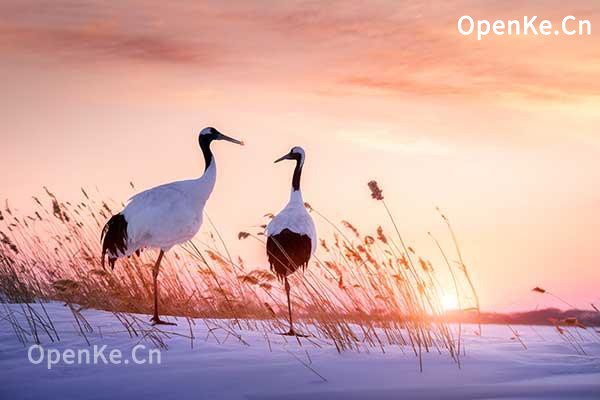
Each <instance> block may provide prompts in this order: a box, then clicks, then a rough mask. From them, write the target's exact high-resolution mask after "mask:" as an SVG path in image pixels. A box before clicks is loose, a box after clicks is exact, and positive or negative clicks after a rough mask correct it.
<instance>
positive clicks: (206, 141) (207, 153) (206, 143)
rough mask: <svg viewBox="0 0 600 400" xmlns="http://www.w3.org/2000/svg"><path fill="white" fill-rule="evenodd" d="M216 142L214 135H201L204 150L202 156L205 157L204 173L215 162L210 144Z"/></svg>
mask: <svg viewBox="0 0 600 400" xmlns="http://www.w3.org/2000/svg"><path fill="white" fill-rule="evenodd" d="M213 140H214V137H213V135H212V134H209V135H201V136H200V148H201V149H202V154H203V155H204V172H206V170H207V169H208V167H210V164H211V163H212V162H213V158H214V157H213V153H212V151H211V150H210V144H211V143H212V141H213Z"/></svg>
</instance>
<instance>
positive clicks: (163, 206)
mask: <svg viewBox="0 0 600 400" xmlns="http://www.w3.org/2000/svg"><path fill="white" fill-rule="evenodd" d="M216 179H217V167H216V164H215V160H214V159H213V160H212V161H211V164H210V165H209V167H208V169H207V170H206V171H205V173H204V174H203V175H202V177H200V178H198V179H189V180H184V181H177V182H172V183H168V184H165V185H160V186H157V187H155V188H152V189H148V190H145V191H143V192H141V193H138V194H136V195H135V196H133V197H132V198H131V199H130V201H129V203H128V204H127V206H126V207H125V209H124V210H123V212H122V213H123V215H124V216H125V219H126V220H127V221H128V224H127V238H128V239H127V254H123V255H125V256H127V255H131V254H133V253H134V252H135V251H137V250H138V249H143V248H159V249H161V250H163V251H165V252H166V251H168V250H169V249H170V248H171V247H173V246H175V245H177V244H180V243H184V242H186V241H188V240H190V239H192V238H193V237H194V236H195V235H196V234H197V233H198V231H199V230H200V227H201V226H202V216H203V213H204V206H205V205H206V201H207V200H208V198H209V197H210V195H211V193H212V191H213V189H214V187H215V182H216ZM123 255H121V254H119V256H123Z"/></svg>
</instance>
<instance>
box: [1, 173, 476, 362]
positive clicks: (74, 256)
mask: <svg viewBox="0 0 600 400" xmlns="http://www.w3.org/2000/svg"><path fill="white" fill-rule="evenodd" d="M132 187H133V185H132ZM369 188H370V190H371V194H372V196H373V198H374V200H375V201H376V202H377V203H379V204H381V206H382V207H384V209H385V210H386V212H387V214H388V216H389V223H391V225H392V226H393V227H394V229H393V233H391V234H390V233H388V232H386V231H385V230H384V229H383V228H382V227H379V228H378V229H377V230H376V231H375V232H373V233H372V234H366V235H365V234H362V233H361V232H360V231H359V229H358V228H356V227H355V226H354V225H353V224H352V223H351V222H349V221H342V222H341V223H340V224H336V223H334V222H332V221H331V220H330V219H328V218H327V217H326V216H325V215H323V214H321V213H320V212H319V211H318V209H316V208H313V207H312V206H310V205H309V204H306V207H307V208H308V210H309V211H310V212H311V213H312V214H313V215H314V216H315V219H316V222H317V225H320V224H325V225H329V226H331V227H332V232H333V234H332V236H331V237H329V238H321V239H320V241H319V251H318V256H316V257H314V258H313V260H312V262H311V265H310V266H309V268H308V269H307V270H306V272H304V273H303V274H302V273H297V274H295V275H294V276H292V277H291V279H290V281H291V282H290V283H291V284H292V287H293V289H292V304H293V308H294V313H295V315H296V318H297V320H298V324H299V326H298V328H299V329H300V330H302V331H303V332H307V333H310V334H311V336H312V337H313V338H316V339H322V340H327V341H329V342H331V343H333V344H334V345H335V346H336V348H337V349H338V351H340V352H341V351H346V350H355V351H364V350H367V351H368V349H369V348H377V349H380V350H381V351H385V349H386V347H387V346H391V345H400V346H407V347H409V348H410V349H411V350H412V352H413V353H414V355H415V356H416V357H417V358H418V360H419V365H420V368H421V369H422V368H423V364H422V360H423V357H422V356H423V353H425V352H431V351H435V352H440V353H446V354H448V355H449V356H450V358H451V359H452V360H454V361H455V362H456V363H457V364H458V365H460V355H461V346H462V343H461V341H462V338H461V330H460V329H459V330H458V332H455V331H453V330H452V329H451V327H450V325H449V324H448V323H447V322H446V321H444V318H443V314H444V309H443V306H442V298H443V295H444V293H443V292H444V291H443V289H442V286H441V285H440V279H441V277H440V274H439V273H438V271H439V270H442V269H448V270H449V272H450V274H451V277H452V282H453V285H454V288H455V294H456V296H457V301H458V304H460V305H461V306H462V307H463V309H472V310H474V311H476V312H477V311H479V300H478V297H477V293H476V291H475V287H474V285H473V283H472V281H471V278H470V275H469V272H468V270H467V267H466V265H465V264H464V262H463V258H462V254H461V252H460V248H459V245H458V240H457V239H456V236H455V233H454V231H453V230H452V227H451V225H450V222H449V220H448V218H447V217H446V216H445V215H443V214H441V213H440V214H441V217H442V222H443V223H445V224H446V225H447V228H448V232H449V236H450V237H451V238H452V240H453V243H454V245H455V248H454V249H452V251H453V252H455V254H454V256H455V257H457V258H458V260H459V262H458V264H453V263H451V262H449V261H448V260H449V257H448V256H447V252H446V251H445V250H444V249H443V248H442V247H441V245H440V244H439V241H437V240H436V239H435V238H434V237H433V236H431V237H432V240H434V241H435V243H436V245H437V247H438V249H439V251H440V253H441V254H442V255H443V259H444V260H445V264H444V265H443V268H439V269H438V266H435V265H433V264H432V263H431V262H430V261H428V260H427V258H425V257H424V256H422V255H419V254H417V253H416V251H415V250H414V249H413V248H412V247H411V246H410V245H409V244H408V243H407V242H406V239H405V238H404V237H403V235H402V234H401V230H400V227H399V225H398V224H397V222H396V220H395V219H394V217H393V215H392V213H391V212H390V209H389V207H388V205H387V204H386V202H385V200H384V197H383V192H382V191H381V189H380V188H379V186H378V185H377V183H376V182H374V181H372V182H369ZM34 201H35V205H36V210H35V211H34V212H33V213H32V214H31V215H17V214H16V213H15V212H13V210H11V208H10V206H9V205H8V204H6V206H5V207H4V209H3V210H2V213H0V296H2V301H3V302H4V303H6V302H16V303H21V304H22V309H21V311H20V314H21V316H25V317H26V320H27V324H26V326H25V327H22V326H21V327H19V326H18V325H19V324H18V323H17V322H16V319H15V318H14V316H13V314H11V313H10V312H9V311H7V317H6V318H7V319H8V320H9V321H12V322H11V324H12V326H13V328H14V329H15V333H16V334H17V336H18V337H20V338H21V339H23V340H24V339H25V338H24V336H25V335H24V331H26V332H28V334H29V336H32V335H34V334H33V332H35V335H34V336H35V338H36V340H38V341H39V335H40V334H45V335H47V336H48V337H50V338H51V339H52V340H59V332H56V331H55V330H53V327H52V321H51V318H50V316H48V315H35V314H34V312H35V311H31V310H28V308H27V307H28V306H27V304H29V303H32V302H36V301H37V302H43V301H49V300H55V301H56V300H57V301H62V302H65V303H66V304H67V305H68V306H69V307H70V309H71V311H72V313H73V316H74V318H75V321H76V325H77V327H78V329H79V330H80V332H81V333H82V335H83V336H84V337H85V335H86V332H88V331H89V329H91V328H90V327H89V324H87V322H86V321H85V318H84V317H83V314H82V311H83V310H85V309H87V308H94V309H100V310H107V311H110V312H113V314H114V315H115V318H117V319H118V320H119V321H121V323H122V324H123V326H124V327H125V328H126V330H127V331H128V332H129V333H130V334H131V335H136V336H137V335H143V336H145V337H150V339H151V340H152V341H153V342H154V343H155V344H156V345H163V344H162V338H161V336H160V334H159V333H157V332H160V331H158V330H153V328H151V327H149V325H148V324H147V323H146V321H142V320H140V319H139V317H135V316H134V314H150V313H151V312H152V277H151V269H152V264H153V262H154V257H155V256H156V255H155V253H154V252H153V251H147V252H143V253H142V255H141V256H139V257H138V256H133V257H131V258H129V259H124V260H121V261H119V262H118V263H117V267H116V268H115V270H114V271H113V272H109V271H106V270H104V269H102V267H101V264H100V253H101V251H100V243H99V237H100V230H101V228H102V226H103V225H104V223H105V222H106V220H107V219H108V218H109V217H110V216H111V215H112V214H113V213H114V212H116V211H118V210H119V209H120V208H121V207H122V206H123V205H122V204H121V205H115V204H112V203H109V202H105V201H97V200H95V199H94V198H92V196H90V195H89V194H88V192H87V191H86V190H84V189H82V198H81V201H79V202H78V203H69V202H62V201H60V200H59V199H58V198H57V197H56V196H55V195H54V194H53V193H52V192H50V191H49V190H47V189H46V190H45V195H44V196H43V197H42V198H37V197H34ZM271 217H272V214H267V215H266V216H265V218H267V219H268V218H271ZM207 222H208V223H205V225H204V227H203V229H204V231H207V230H208V232H209V235H208V236H209V238H210V239H209V240H208V241H206V242H200V241H198V240H195V241H193V242H188V243H186V244H184V245H182V246H179V247H177V248H175V249H173V250H172V251H171V252H169V254H168V257H166V258H165V260H164V262H163V267H162V269H161V275H160V277H159V281H160V309H161V314H163V315H170V316H174V317H175V318H177V320H178V321H180V322H181V321H187V323H190V318H201V319H203V320H204V321H205V323H206V324H207V326H211V327H212V328H211V329H213V328H214V329H223V330H226V331H227V332H228V333H230V334H231V335H237V331H239V330H240V329H253V330H258V331H263V332H264V333H265V338H267V339H266V340H268V336H269V335H270V334H272V333H274V332H279V331H283V330H286V328H287V319H286V310H287V306H286V302H285V295H284V291H283V289H282V287H281V285H280V284H279V283H278V282H277V280H276V278H275V276H274V275H273V274H272V273H271V272H270V271H269V270H268V268H267V267H266V266H265V267H264V268H260V269H250V268H248V267H247V266H246V265H245V263H244V260H243V259H242V258H241V257H234V256H232V255H231V253H230V251H229V250H228V246H227V244H226V242H225V240H224V239H223V238H222V236H221V235H220V233H219V231H218V229H217V227H216V226H215V225H214V224H213V223H212V220H210V218H207ZM238 239H239V240H253V241H256V243H257V246H264V235H263V233H262V232H240V233H239V235H238ZM459 281H460V282H459ZM462 281H464V282H466V286H467V287H469V288H470V291H471V293H470V294H469V295H466V294H463V293H461V291H460V289H459V288H460V287H463V285H461V282H462ZM467 298H472V299H475V304H473V305H468V304H466V303H467V300H466V299H467ZM41 304H43V303H41ZM5 306H6V305H5ZM224 321H231V323H225V322H224ZM148 332H154V334H152V333H148ZM190 332H191V326H190ZM190 335H192V333H190ZM309 340H310V339H309Z"/></svg>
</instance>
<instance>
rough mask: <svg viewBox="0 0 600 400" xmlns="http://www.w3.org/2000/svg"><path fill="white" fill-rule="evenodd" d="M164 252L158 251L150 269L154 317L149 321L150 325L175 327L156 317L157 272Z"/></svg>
mask: <svg viewBox="0 0 600 400" xmlns="http://www.w3.org/2000/svg"><path fill="white" fill-rule="evenodd" d="M164 255H165V252H164V251H162V250H161V251H160V254H159V255H158V259H157V260H156V264H154V268H152V278H153V280H154V316H153V317H152V318H151V319H150V322H152V325H175V324H174V323H172V322H165V321H163V320H161V319H160V318H159V317H158V272H159V271H160V262H161V261H162V258H163V256H164Z"/></svg>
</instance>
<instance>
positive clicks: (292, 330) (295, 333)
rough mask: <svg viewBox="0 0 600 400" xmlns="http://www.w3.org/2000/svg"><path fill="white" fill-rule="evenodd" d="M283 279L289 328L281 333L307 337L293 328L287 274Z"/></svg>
mask: <svg viewBox="0 0 600 400" xmlns="http://www.w3.org/2000/svg"><path fill="white" fill-rule="evenodd" d="M284 279H285V294H286V295H287V301H288V314H289V318H290V320H289V321H290V330H289V331H288V332H286V333H282V334H281V335H283V336H296V337H308V336H307V335H303V334H301V333H297V332H296V331H295V330H294V321H293V319H292V302H291V301H290V283H289V282H288V279H287V276H286V277H285V278H284Z"/></svg>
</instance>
